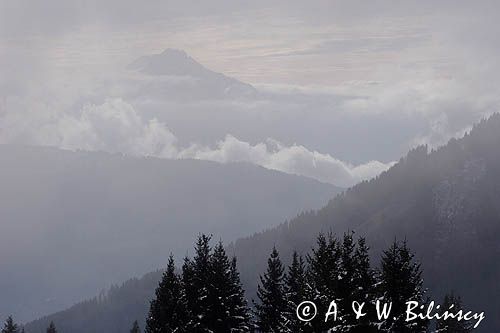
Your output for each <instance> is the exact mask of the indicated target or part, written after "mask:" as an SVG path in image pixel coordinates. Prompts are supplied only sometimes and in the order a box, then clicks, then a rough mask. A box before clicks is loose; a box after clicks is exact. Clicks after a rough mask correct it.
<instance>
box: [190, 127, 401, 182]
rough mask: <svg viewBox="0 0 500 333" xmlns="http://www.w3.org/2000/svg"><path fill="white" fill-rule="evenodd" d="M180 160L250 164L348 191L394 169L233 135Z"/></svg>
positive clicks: (193, 150) (198, 148) (196, 150)
mask: <svg viewBox="0 0 500 333" xmlns="http://www.w3.org/2000/svg"><path fill="white" fill-rule="evenodd" d="M181 156H182V157H190V158H195V159H202V160H211V161H217V162H221V163H227V162H235V161H237V162H250V163H253V164H257V165H260V166H263V167H265V168H268V169H273V170H279V171H282V172H286V173H291V174H297V175H302V176H307V177H311V178H314V179H317V180H319V181H322V182H326V183H331V184H335V185H338V186H346V187H347V186H351V185H353V184H355V183H357V182H359V181H361V180H364V179H369V178H372V177H374V176H376V175H378V174H379V173H381V172H382V171H384V170H386V169H388V168H389V167H390V166H392V165H393V163H386V164H384V163H381V162H378V161H371V162H368V163H365V164H362V165H358V166H353V165H351V164H349V163H346V162H343V161H341V160H338V159H336V158H334V157H333V156H331V155H329V154H322V153H320V152H317V151H311V150H308V149H307V148H306V147H304V146H301V145H297V144H294V145H291V146H284V145H282V144H281V143H279V142H277V141H275V140H272V139H268V140H267V141H266V142H265V143H257V144H255V145H251V144H250V143H248V142H244V141H241V140H238V139H237V138H235V137H234V136H231V135H227V136H226V137H225V139H224V140H222V141H219V142H218V143H217V146H216V147H215V148H214V149H211V148H207V147H199V146H192V147H190V148H189V149H186V150H184V151H182V152H181Z"/></svg>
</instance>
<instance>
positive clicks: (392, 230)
mask: <svg viewBox="0 0 500 333" xmlns="http://www.w3.org/2000/svg"><path fill="white" fill-rule="evenodd" d="M499 146H500V115H499V114H495V115H493V116H491V117H490V118H489V119H488V120H483V121H481V122H480V123H479V124H477V125H476V126H474V128H473V129H472V130H471V131H470V133H468V134H467V135H465V137H464V138H461V139H452V140H451V141H450V142H449V143H448V144H447V145H446V146H443V147H441V148H439V149H437V150H436V151H432V152H430V153H428V149H427V147H425V146H421V147H418V148H416V149H413V150H412V151H410V152H409V153H408V155H407V156H406V157H404V158H402V159H401V160H400V161H399V163H398V164H396V165H395V166H394V167H392V168H391V169H390V170H388V171H387V172H384V173H383V174H381V175H380V176H379V177H377V178H375V179H372V180H370V181H365V182H362V183H360V184H358V185H356V186H354V187H353V188H351V189H349V190H347V191H345V192H344V193H342V194H340V195H338V196H337V197H336V198H335V199H333V200H332V201H330V202H329V204H328V205H327V206H326V207H324V208H323V209H321V210H319V211H311V212H307V213H303V214H301V215H300V216H298V217H297V218H296V219H294V220H292V221H290V222H288V223H284V224H282V225H280V226H279V227H277V228H275V229H273V230H268V231H265V232H262V233H258V234H255V235H254V236H252V237H249V238H245V239H240V240H238V241H237V242H236V243H235V244H233V246H232V248H231V249H230V250H229V252H231V251H232V252H234V253H235V255H236V256H237V257H238V258H239V260H240V262H241V263H242V266H241V271H242V281H243V283H244V285H245V286H246V287H247V291H248V292H249V293H250V294H253V293H254V291H255V290H256V283H257V281H258V272H260V271H262V270H263V269H264V268H265V267H264V261H263V260H262V258H265V256H266V254H267V253H268V252H269V251H270V249H271V248H272V247H273V246H274V245H275V246H276V247H277V248H278V250H279V251H280V253H282V255H283V257H284V260H285V261H288V260H290V256H291V254H292V253H293V251H294V250H296V251H298V252H302V253H304V252H305V251H307V250H309V249H310V247H311V244H312V242H313V240H314V238H315V235H316V234H317V233H318V232H321V231H323V232H325V231H330V230H331V231H333V232H335V233H337V234H339V233H342V232H345V231H348V230H353V231H355V232H356V234H358V235H362V236H365V237H367V239H368V240H369V241H370V244H369V245H370V246H371V248H372V250H373V251H372V254H378V253H380V251H381V250H382V249H383V248H386V247H387V246H388V244H390V243H391V242H392V241H393V240H394V238H395V237H398V238H400V239H401V238H404V237H406V238H407V239H408V242H409V244H410V246H411V248H412V249H414V250H415V252H416V254H417V256H418V259H419V260H420V261H421V262H422V265H423V266H422V267H423V269H424V272H425V277H426V282H427V283H426V285H427V286H428V287H429V289H430V292H431V295H433V296H434V297H436V299H441V298H442V296H443V294H444V293H445V292H446V291H448V290H452V289H454V290H458V291H460V293H461V294H462V295H463V297H464V299H467V301H468V304H469V305H470V306H472V307H473V308H475V309H477V310H481V311H483V310H484V311H485V312H486V316H487V319H486V321H485V323H484V324H483V325H482V326H483V329H484V331H485V332H493V331H494V330H493V328H496V329H498V328H499V327H500V317H499V316H498V314H499V313H500V297H499V296H500V285H499V284H498V281H499V280H500V265H498V258H499V256H500V242H499V239H500V206H499V205H498V202H500V149H499ZM492 295H496V296H494V297H492Z"/></svg>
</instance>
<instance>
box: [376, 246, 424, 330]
mask: <svg viewBox="0 0 500 333" xmlns="http://www.w3.org/2000/svg"><path fill="white" fill-rule="evenodd" d="M422 284H423V280H422V271H421V268H420V264H419V263H416V262H415V261H414V255H413V254H412V253H411V252H410V250H409V249H408V246H407V243H406V240H405V241H404V242H402V243H398V242H397V241H396V240H395V241H394V243H393V244H392V245H391V246H390V248H389V249H388V250H386V251H384V254H383V256H382V271H381V274H380V288H381V289H380V291H381V301H382V302H384V303H389V302H392V311H391V315H390V316H389V318H388V319H387V320H384V321H383V322H382V325H381V328H382V331H383V332H400V333H420V332H426V330H427V326H428V322H427V321H424V320H415V321H410V322H406V321H405V319H406V313H405V311H406V302H408V301H416V302H419V304H421V303H422V300H423V296H424V293H425V290H424V289H423V287H422Z"/></svg>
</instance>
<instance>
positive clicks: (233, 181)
mask: <svg viewBox="0 0 500 333" xmlns="http://www.w3.org/2000/svg"><path fill="white" fill-rule="evenodd" d="M0 165H1V166H2V168H1V169H0V183H1V184H2V186H1V187H0V217H1V221H0V262H1V265H2V272H3V273H2V274H1V275H0V290H2V297H1V298H0V314H12V315H14V317H15V318H17V320H19V321H24V320H29V319H32V318H35V317H38V316H40V315H43V314H47V313H50V312H53V311H57V310H59V309H64V308H66V307H68V306H69V305H71V304H74V303H75V302H76V301H78V300H81V299H83V298H87V297H90V296H92V295H95V294H96V293H97V292H98V291H99V290H101V289H103V288H106V287H108V286H109V285H110V284H111V283H116V282H121V281H124V280H125V279H128V278H130V277H131V276H141V275H142V274H144V273H146V272H149V271H152V270H154V269H157V268H158V267H162V266H163V265H164V264H165V262H166V261H165V260H166V259H165V258H166V257H165V256H166V255H167V254H168V253H170V252H173V253H174V255H176V256H177V257H178V258H180V257H182V256H184V255H185V254H186V251H189V250H191V248H192V247H191V244H192V242H193V239H194V238H195V237H196V235H197V234H198V233H199V232H205V233H209V234H210V233H211V234H213V235H214V237H216V238H222V239H224V240H226V241H227V242H229V241H230V240H234V239H236V238H238V237H241V236H244V235H245V234H248V233H249V232H255V231H257V230H261V229H262V228H268V227H270V226H272V225H273V224H275V223H277V222H279V221H283V220H284V219H286V218H292V217H293V216H295V215H296V214H297V213H298V212H300V211H301V210H303V209H306V208H307V207H311V206H312V207H320V206H321V205H323V204H324V203H325V202H327V201H328V199H329V198H331V196H332V195H334V194H335V193H338V191H339V190H340V189H338V188H336V187H334V186H331V185H328V184H323V183H319V182H317V181H315V180H312V179H309V178H304V177H298V176H293V175H288V174H284V173H280V172H276V171H271V170H267V169H264V168H261V167H257V166H254V165H250V164H245V163H234V164H225V165H223V164H218V163H215V162H208V161H198V160H166V159H158V158H134V157H127V156H123V155H120V154H108V153H99V152H83V151H78V152H71V151H63V150H59V149H55V148H42V147H21V146H7V145H0Z"/></svg>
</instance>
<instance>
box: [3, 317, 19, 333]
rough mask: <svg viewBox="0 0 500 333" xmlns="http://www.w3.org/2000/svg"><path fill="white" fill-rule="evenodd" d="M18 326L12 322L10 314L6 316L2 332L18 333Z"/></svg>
mask: <svg viewBox="0 0 500 333" xmlns="http://www.w3.org/2000/svg"><path fill="white" fill-rule="evenodd" d="M18 332H19V328H18V327H17V324H15V323H14V320H13V319H12V316H9V317H7V320H6V321H5V323H4V325H3V329H2V333H18Z"/></svg>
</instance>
